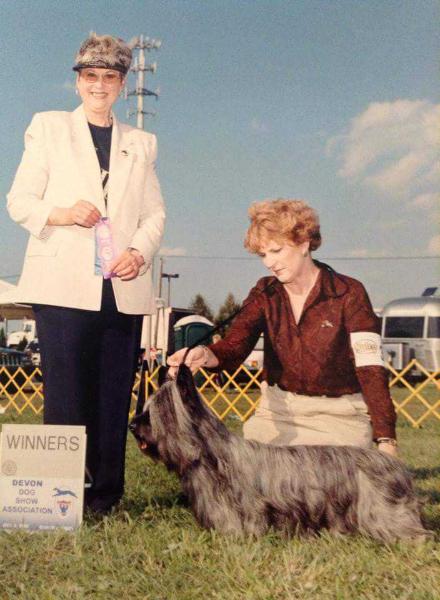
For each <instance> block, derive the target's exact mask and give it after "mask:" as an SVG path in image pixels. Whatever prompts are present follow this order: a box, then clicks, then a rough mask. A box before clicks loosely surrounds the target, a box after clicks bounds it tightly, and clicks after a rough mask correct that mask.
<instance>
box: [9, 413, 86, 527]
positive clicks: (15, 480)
mask: <svg viewBox="0 0 440 600" xmlns="http://www.w3.org/2000/svg"><path fill="white" fill-rule="evenodd" d="M85 459H86V433H85V427H83V426H78V425H75V426H70V425H69V426H67V425H11V424H4V425H3V426H2V432H1V435H0V529H26V530H29V531H38V530H40V531H47V530H50V529H56V528H62V529H65V530H67V531H73V530H74V529H76V528H77V527H79V525H80V524H81V521H82V513H83V504H84V472H85Z"/></svg>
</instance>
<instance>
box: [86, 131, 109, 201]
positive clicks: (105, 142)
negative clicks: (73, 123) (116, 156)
mask: <svg viewBox="0 0 440 600" xmlns="http://www.w3.org/2000/svg"><path fill="white" fill-rule="evenodd" d="M89 128H90V133H91V134H92V139H93V144H94V146H95V150H96V155H97V157H98V161H99V166H100V167H101V179H102V187H103V189H104V200H105V204H106V206H107V184H108V177H109V170H110V148H111V144H112V128H113V126H112V125H110V127H100V126H99V125H92V123H89Z"/></svg>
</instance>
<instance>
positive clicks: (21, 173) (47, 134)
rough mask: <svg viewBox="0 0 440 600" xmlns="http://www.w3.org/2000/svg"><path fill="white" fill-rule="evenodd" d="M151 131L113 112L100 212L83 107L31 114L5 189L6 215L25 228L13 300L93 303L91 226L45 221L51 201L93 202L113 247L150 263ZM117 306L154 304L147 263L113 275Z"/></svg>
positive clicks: (155, 215) (157, 205) (96, 304)
mask: <svg viewBox="0 0 440 600" xmlns="http://www.w3.org/2000/svg"><path fill="white" fill-rule="evenodd" d="M156 156H157V144H156V137H155V136H154V135H152V134H150V133H146V132H144V131H141V130H140V129H135V128H134V127H130V126H129V125H125V124H122V123H119V122H118V121H117V119H116V118H115V116H114V115H113V130H112V142H111V154H110V176H109V182H108V201H107V211H106V208H105V203H104V194H103V189H102V182H101V174H100V167H99V162H98V158H97V156H96V152H95V148H94V146H93V141H92V137H91V134H90V130H89V126H88V123H87V119H86V115H85V112H84V108H83V106H82V105H81V106H79V107H78V108H77V109H76V110H75V111H73V112H72V113H70V112H61V111H60V112H58V111H57V112H44V113H37V114H36V115H35V116H34V118H33V119H32V122H31V124H30V126H29V128H28V129H27V131H26V134H25V151H24V154H23V158H22V161H21V163H20V166H19V168H18V170H17V173H16V175H15V179H14V183H13V185H12V188H11V190H10V192H9V194H8V211H9V214H10V216H11V218H12V219H14V221H16V222H17V223H19V224H20V225H22V226H23V227H25V228H26V229H27V230H28V231H29V232H30V234H31V235H30V238H29V243H28V246H27V250H26V255H25V259H24V266H23V272H22V275H21V278H20V281H19V283H18V286H17V291H16V293H15V297H14V298H13V301H15V302H23V303H35V304H50V305H55V306H65V307H71V308H82V309H85V310H99V309H100V306H101V294H102V277H101V276H99V275H95V268H94V263H95V237H94V228H87V227H81V226H79V225H72V226H48V225H46V222H47V219H48V216H49V213H50V212H51V210H52V208H53V207H54V206H58V207H69V206H72V205H73V204H75V202H77V201H78V200H87V201H88V202H92V203H93V204H95V206H96V207H97V208H98V209H99V211H100V212H101V214H102V215H103V216H104V215H107V216H108V217H109V218H110V221H111V223H112V227H113V233H114V237H115V244H116V247H117V250H118V251H119V252H122V251H123V250H125V249H126V248H127V247H130V246H131V247H133V248H136V249H137V250H139V251H140V253H141V254H142V255H143V257H144V259H145V262H146V264H147V265H148V264H150V263H151V260H152V258H153V255H154V254H155V252H157V250H158V248H159V244H160V241H161V238H162V233H163V226H164V221H165V209H164V204H163V200H162V195H161V191H160V186H159V182H158V180H157V177H156V173H155V160H156ZM112 284H113V290H114V294H115V298H116V304H117V307H118V310H119V311H120V312H123V313H127V314H150V313H152V312H154V310H155V302H154V290H153V283H152V278H151V268H148V269H144V272H142V274H140V275H139V276H138V277H136V278H135V279H133V280H131V281H122V280H121V279H119V278H118V277H114V278H113V279H112Z"/></svg>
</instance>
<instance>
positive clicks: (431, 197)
mask: <svg viewBox="0 0 440 600" xmlns="http://www.w3.org/2000/svg"><path fill="white" fill-rule="evenodd" d="M439 205H440V195H439V194H435V193H432V194H419V195H418V196H416V197H415V198H413V199H412V200H411V202H410V207H412V208H415V209H420V210H430V209H431V208H435V207H436V206H439Z"/></svg>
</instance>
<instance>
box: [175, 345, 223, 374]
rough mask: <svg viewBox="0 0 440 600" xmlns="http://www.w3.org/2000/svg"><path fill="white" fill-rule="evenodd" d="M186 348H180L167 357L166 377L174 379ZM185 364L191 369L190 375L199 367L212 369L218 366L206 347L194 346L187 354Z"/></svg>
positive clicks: (212, 354)
mask: <svg viewBox="0 0 440 600" xmlns="http://www.w3.org/2000/svg"><path fill="white" fill-rule="evenodd" d="M187 350H188V348H182V350H178V351H177V352H175V353H174V354H172V355H171V356H169V357H168V360H167V364H168V365H169V367H170V368H169V369H168V375H169V376H170V377H175V376H176V375H177V371H178V369H179V365H181V364H182V363H183V359H184V357H185V354H186V352H187ZM185 364H186V366H187V367H189V368H190V369H191V373H195V372H196V371H198V369H200V368H201V367H208V368H213V367H216V366H217V365H218V359H217V357H216V355H215V354H214V353H213V352H211V350H210V349H209V348H207V347H206V346H196V347H195V348H193V349H192V350H190V351H189V352H188V355H187V357H186V358H185Z"/></svg>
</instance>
